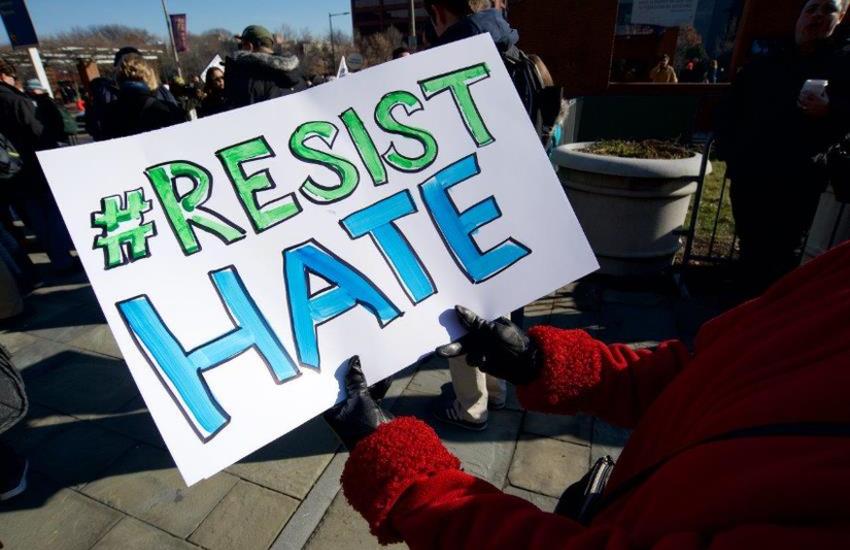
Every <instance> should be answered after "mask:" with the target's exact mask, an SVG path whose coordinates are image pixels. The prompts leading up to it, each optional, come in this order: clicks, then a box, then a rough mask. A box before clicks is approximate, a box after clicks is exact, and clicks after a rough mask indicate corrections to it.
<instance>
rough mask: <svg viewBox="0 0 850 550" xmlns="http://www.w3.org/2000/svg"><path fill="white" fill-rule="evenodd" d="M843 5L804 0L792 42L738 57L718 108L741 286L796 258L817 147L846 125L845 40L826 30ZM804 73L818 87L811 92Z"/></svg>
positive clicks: (817, 164)
mask: <svg viewBox="0 0 850 550" xmlns="http://www.w3.org/2000/svg"><path fill="white" fill-rule="evenodd" d="M846 10H847V5H846V2H842V0H809V1H808V2H806V4H805V5H804V7H803V10H802V12H801V13H800V16H799V18H798V21H797V25H796V31H795V38H794V42H793V43H791V44H788V45H786V46H785V47H784V48H783V47H780V48H778V49H775V50H773V51H772V52H770V53H767V54H766V55H762V56H760V57H757V58H756V59H754V60H753V61H752V62H751V63H750V64H748V65H746V66H745V67H744V68H743V69H742V70H741V71H740V73H739V74H738V76H737V77H736V78H735V82H734V84H733V86H732V93H731V97H730V99H729V101H728V102H727V104H726V106H725V108H724V109H723V110H722V112H721V115H720V116H719V117H718V127H717V142H718V147H719V153H720V155H721V157H722V158H723V159H725V160H726V161H727V165H728V175H729V177H730V178H731V180H732V188H731V199H732V212H733V215H734V217H735V226H736V231H737V234H738V237H739V242H740V252H741V264H740V267H741V272H742V273H741V274H742V291H743V292H744V293H745V294H749V295H755V294H758V293H759V292H760V291H762V290H763V289H764V288H766V287H767V286H768V285H769V284H770V283H772V282H773V281H775V280H777V279H778V278H779V277H781V276H782V275H784V274H785V273H788V272H789V271H791V270H792V269H794V267H795V266H797V265H798V264H799V262H800V256H801V254H802V246H803V242H804V239H805V236H806V234H807V232H808V230H809V228H810V227H811V224H812V220H813V218H814V215H815V212H816V210H817V207H818V202H819V199H820V195H821V193H822V192H823V191H824V189H825V188H826V185H827V181H828V176H827V172H826V167H825V162H824V159H825V156H826V152H827V151H828V150H829V149H830V148H831V147H833V146H834V145H836V144H837V143H839V141H840V140H841V139H843V138H844V136H846V135H847V134H848V133H850V41H848V39H847V38H840V37H838V36H835V31H836V29H837V28H838V26H839V23H840V22H841V21H842V19H843V17H844V14H845V12H846ZM807 80H821V81H827V82H828V86H827V87H826V89H825V90H823V88H822V87H821V89H820V90H818V91H814V92H813V91H810V90H809V89H808V88H807V87H806V81H807Z"/></svg>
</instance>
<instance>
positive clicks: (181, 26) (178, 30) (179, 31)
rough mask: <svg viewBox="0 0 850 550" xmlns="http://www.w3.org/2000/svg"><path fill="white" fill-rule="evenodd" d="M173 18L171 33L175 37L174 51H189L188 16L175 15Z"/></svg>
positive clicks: (183, 14)
mask: <svg viewBox="0 0 850 550" xmlns="http://www.w3.org/2000/svg"><path fill="white" fill-rule="evenodd" d="M170 17H171V32H172V34H173V35H174V49H175V50H177V51H178V52H185V51H186V50H188V49H189V30H188V28H187V27H186V14H185V13H174V14H171V15H170Z"/></svg>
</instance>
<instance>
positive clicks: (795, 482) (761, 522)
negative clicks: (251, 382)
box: [324, 243, 850, 550]
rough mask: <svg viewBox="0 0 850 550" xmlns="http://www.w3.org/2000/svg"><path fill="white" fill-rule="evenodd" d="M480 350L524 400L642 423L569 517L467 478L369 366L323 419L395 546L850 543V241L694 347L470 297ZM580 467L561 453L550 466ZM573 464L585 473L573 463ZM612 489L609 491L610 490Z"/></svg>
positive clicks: (459, 348) (571, 495) (357, 492)
mask: <svg viewBox="0 0 850 550" xmlns="http://www.w3.org/2000/svg"><path fill="white" fill-rule="evenodd" d="M456 311H457V315H458V317H459V319H460V321H461V322H462V324H463V325H464V326H466V327H467V329H469V334H467V336H466V337H465V338H464V339H461V341H460V342H459V343H455V344H449V345H447V346H444V347H442V348H440V349H438V350H437V352H438V353H442V354H455V353H462V352H466V353H467V354H468V356H469V357H470V358H471V359H470V361H471V363H473V364H474V365H476V366H477V367H478V368H480V369H482V370H484V371H486V372H488V373H490V374H492V375H494V376H498V377H502V378H505V379H508V380H510V381H511V382H512V383H514V384H516V385H517V396H518V397H519V400H520V402H521V403H522V405H523V406H525V407H527V408H528V409H529V410H536V411H540V412H544V413H550V414H575V413H577V412H585V413H589V414H593V415H595V416H598V417H601V418H602V419H604V420H606V421H608V422H610V423H613V424H616V425H620V426H623V427H628V428H632V429H633V430H634V431H633V432H632V434H631V437H630V438H629V440H628V442H627V443H626V446H625V448H624V449H623V451H622V454H621V455H620V458H619V460H618V461H617V463H616V465H613V464H612V460H611V459H610V457H605V458H602V459H600V460H599V461H598V462H597V467H594V468H593V469H592V470H591V472H589V475H588V476H585V478H584V479H582V480H581V481H579V482H577V483H576V484H574V485H573V486H571V487H570V488H569V489H567V491H566V492H565V493H564V496H563V497H562V498H561V500H560V501H559V503H558V506H557V508H556V509H555V513H553V514H549V513H545V512H543V511H541V510H540V509H538V508H537V507H536V506H535V505H534V504H532V503H530V502H528V501H526V500H525V499H522V498H519V497H516V496H512V495H508V494H506V493H504V492H502V491H501V490H500V489H499V488H498V487H494V486H493V485H491V484H490V483H487V482H486V481H484V480H481V479H478V478H475V477H473V476H471V475H470V474H468V473H465V472H464V471H463V470H462V469H461V467H460V461H459V460H458V458H457V457H455V456H454V455H452V454H451V453H450V452H449V451H448V450H447V449H446V448H445V446H444V445H443V444H442V443H441V442H440V439H439V438H438V437H437V434H436V433H435V432H434V431H433V430H432V429H431V428H430V427H429V426H428V425H426V424H425V423H423V422H422V421H420V420H417V419H415V418H411V417H407V418H395V419H393V417H392V415H391V414H390V413H388V412H387V411H385V410H383V409H382V408H381V407H380V406H379V405H378V404H376V403H375V401H374V400H373V398H372V396H371V395H370V392H369V391H368V389H367V387H366V382H365V378H364V376H363V372H362V368H361V367H360V364H359V360H358V359H357V358H356V357H355V358H353V359H352V361H350V363H349V372H348V374H347V375H346V377H345V382H346V388H345V389H346V390H347V393H348V396H347V398H346V399H345V400H344V401H343V402H342V403H341V404H340V405H339V406H337V407H334V408H333V409H331V410H330V411H329V412H327V413H326V414H325V415H324V417H325V419H326V420H327V421H328V422H329V424H330V425H331V427H332V428H333V429H334V430H335V431H336V433H337V435H338V436H339V438H340V439H341V440H342V442H343V443H344V444H345V445H346V447H348V449H349V450H350V451H351V454H350V455H349V458H348V461H347V462H346V464H345V467H344V469H343V473H342V489H343V493H344V494H345V497H346V498H347V499H348V502H349V503H350V504H351V505H352V507H353V508H354V509H355V510H357V511H358V512H360V514H362V515H363V517H364V518H365V519H366V521H367V522H368V523H369V527H370V529H371V532H372V533H373V534H374V535H375V536H377V537H378V541H379V542H381V543H383V544H389V543H393V542H399V541H404V542H406V543H407V544H408V545H409V546H410V547H411V548H446V549H449V548H451V549H454V548H510V549H513V548H532V549H538V548H539V549H546V550H548V549H551V548H568V549H575V550H591V549H600V548H608V549H627V548H647V549H649V548H652V549H658V550H661V549H668V548H669V549H673V548H675V549H684V550H690V549H693V550H697V549H718V550H719V549H739V548H740V549H743V548H819V549H820V548H830V549H832V548H847V547H848V542H850V522H848V518H850V504H848V501H847V493H848V491H850V468H848V464H850V407H848V406H847V388H848V387H850V369H848V367H847V364H848V360H847V357H848V354H850V323H848V322H847V320H848V319H850V243H845V244H844V245H842V246H840V247H838V248H836V249H833V250H832V251H830V252H828V253H826V254H824V255H823V256H820V257H819V258H817V259H815V260H814V261H812V262H810V263H809V264H807V265H805V266H803V267H801V268H799V269H798V270H797V271H795V272H794V273H791V274H790V275H788V276H787V277H785V278H784V279H782V280H781V281H780V282H779V283H777V284H776V285H775V286H774V287H772V288H771V289H770V290H768V291H767V292H766V293H765V294H764V295H763V296H761V297H760V298H758V299H756V300H752V301H750V302H747V303H745V304H744V305H742V306H739V307H738V308H736V309H734V310H732V311H729V312H727V313H725V314H723V315H721V316H720V317H717V318H715V319H713V320H711V321H709V322H708V323H706V324H705V325H704V326H703V327H702V329H701V330H700V332H699V334H698V335H697V339H696V345H695V351H694V352H693V353H691V352H690V351H689V350H688V349H687V348H686V347H685V345H684V344H683V343H682V342H679V341H675V340H674V341H669V342H664V343H662V344H660V345H659V346H658V347H657V348H655V349H653V350H650V349H638V350H635V349H632V348H630V347H628V346H624V345H620V344H614V345H608V344H605V343H603V342H600V341H598V340H595V339H593V338H592V337H591V336H590V335H589V334H587V333H586V332H584V331H581V330H562V329H558V328H554V327H548V326H537V327H533V328H532V329H530V330H529V332H528V333H527V334H526V333H525V332H523V331H522V330H520V328H519V327H517V326H516V325H513V324H512V323H511V322H510V321H508V320H507V319H504V318H501V319H497V320H495V321H487V320H484V319H481V318H479V317H478V316H477V315H475V314H474V313H473V312H471V311H469V310H467V309H465V308H461V307H458V308H456ZM564 467H567V464H558V463H553V464H552V465H551V468H553V469H554V468H564ZM570 467H571V466H570ZM606 482H607V486H606Z"/></svg>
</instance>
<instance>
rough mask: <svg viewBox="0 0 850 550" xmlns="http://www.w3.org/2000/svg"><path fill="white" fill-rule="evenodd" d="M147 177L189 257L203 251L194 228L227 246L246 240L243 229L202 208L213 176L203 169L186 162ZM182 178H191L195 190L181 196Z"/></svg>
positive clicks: (171, 164)
mask: <svg viewBox="0 0 850 550" xmlns="http://www.w3.org/2000/svg"><path fill="white" fill-rule="evenodd" d="M145 176H147V178H148V180H149V181H150V182H151V185H152V186H153V189H154V191H155V192H156V196H157V198H158V199H159V202H160V203H161V204H162V208H163V210H165V215H166V217H167V218H168V224H169V225H170V226H171V229H172V230H173V231H174V234H175V235H176V236H177V240H178V241H179V242H180V247H181V248H182V249H183V253H184V254H186V255H187V256H188V255H190V254H194V253H196V252H198V251H199V250H201V245H200V243H198V238H197V236H196V235H195V229H194V228H195V227H197V228H199V229H203V230H204V231H206V232H208V233H212V234H213V235H215V236H216V237H218V238H219V239H221V240H222V241H224V242H225V243H226V244H230V243H233V242H235V241H238V240H240V239H244V238H245V230H244V229H242V228H241V227H239V226H237V225H235V224H234V223H232V222H230V221H228V220H227V219H225V218H224V217H223V216H221V215H220V214H217V213H216V212H213V211H212V210H210V209H208V208H203V207H202V206H201V205H202V204H204V203H205V202H206V201H207V200H208V199H209V198H210V194H211V193H212V175H211V174H210V173H209V172H208V171H207V169H206V168H204V167H203V166H200V165H198V164H195V163H194V162H189V161H187V160H178V161H174V162H164V163H162V164H157V165H156V166H151V167H150V168H148V169H146V170H145ZM180 178H188V179H189V181H191V182H192V189H191V190H190V191H189V192H187V193H185V194H182V195H181V194H179V192H178V191H177V181H178V180H179V179H180Z"/></svg>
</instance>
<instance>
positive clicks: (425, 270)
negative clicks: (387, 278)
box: [339, 189, 440, 305]
mask: <svg viewBox="0 0 850 550" xmlns="http://www.w3.org/2000/svg"><path fill="white" fill-rule="evenodd" d="M401 194H406V195H407V199H408V200H409V201H410V204H411V206H413V211H412V212H408V213H407V214H405V215H403V216H401V217H399V218H395V219H393V220H392V221H389V222H387V224H386V225H390V226H392V228H393V229H394V230H395V231H396V233H398V235H399V236H400V237H401V239H402V240H403V241H404V243H405V244H406V245H407V248H408V249H409V250H410V251H411V253H412V254H413V257H414V258H416V263H418V264H419V267H420V268H422V272H423V273H425V278H426V279H428V282H429V283H431V289H432V290H431V294H429V295H427V296H425V297H424V298H422V299H420V300H416V299H415V298H414V297H413V295H412V294H411V292H410V291H409V289H408V288H407V285H405V284H404V281H403V279H402V278H401V276H400V275H399V273H398V270H396V268H395V265H394V264H393V262H391V261H390V259H389V255H388V254H387V253H386V251H385V250H384V249H383V247H381V244H380V243H379V242H378V239H376V238H375V235H374V232H373V231H367V232H366V233H361V234H360V235H354V234H353V233H352V232H351V230H350V229H349V227H348V226H347V225H346V223H345V222H346V220H348V219H349V218H350V217H351V216H354V215H355V214H359V213H360V212H362V211H363V210H366V209H369V208H372V207H373V206H375V205H376V204H378V203H380V202H383V201H385V200H390V199H392V198H393V197H396V196H398V195H401ZM418 213H419V208H418V207H417V206H416V201H414V200H413V195H412V194H411V193H410V189H403V190H401V191H399V192H398V193H394V194H392V195H390V196H389V197H384V198H383V199H380V200H378V201H376V202H373V203H372V204H370V205H369V206H366V207H365V208H361V209H360V210H357V211H356V212H352V213H351V214H349V215H348V216H346V217H345V218H343V219H341V220H339V225H340V226H341V227H342V229H343V231H345V232H346V233H347V234H348V237H349V238H350V239H352V240H356V239H360V238H361V237H364V236H366V235H368V236H369V238H370V239H371V240H372V243H373V244H374V245H375V248H377V249H378V251H379V252H380V254H381V259H383V260H384V263H385V264H387V266H388V267H389V268H390V272H391V273H392V274H393V277H395V280H396V281H397V282H398V286H400V287H401V289H402V290H403V291H404V293H405V294H406V295H407V299H408V300H410V303H412V304H413V305H419V304H420V303H422V302H424V301H425V300H427V299H429V298H431V297H432V296H436V295H437V294H439V293H440V291H439V289H438V288H437V284H436V283H435V282H434V278H433V277H432V276H431V272H430V271H428V267H427V266H426V265H425V262H423V261H422V258H421V257H420V256H419V254H418V253H417V252H416V248H415V247H414V246H413V245H412V244H410V241H409V240H408V239H407V235H405V234H404V232H403V231H402V230H401V228H399V226H398V224H397V223H396V221H397V220H400V219H402V218H406V217H407V216H412V215H413V214H418Z"/></svg>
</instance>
